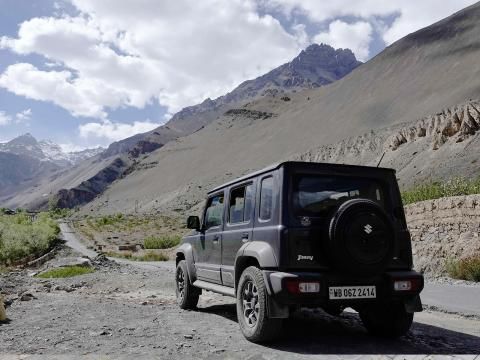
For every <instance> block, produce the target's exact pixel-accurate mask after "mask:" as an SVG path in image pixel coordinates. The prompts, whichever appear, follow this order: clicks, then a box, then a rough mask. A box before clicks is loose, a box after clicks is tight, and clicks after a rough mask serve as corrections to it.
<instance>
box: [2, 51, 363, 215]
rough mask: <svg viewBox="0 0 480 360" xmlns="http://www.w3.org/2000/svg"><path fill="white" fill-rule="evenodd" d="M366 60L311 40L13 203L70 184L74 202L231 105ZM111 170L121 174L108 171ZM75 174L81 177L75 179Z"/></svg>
mask: <svg viewBox="0 0 480 360" xmlns="http://www.w3.org/2000/svg"><path fill="white" fill-rule="evenodd" d="M360 64H361V63H360V62H359V61H357V60H356V59H355V56H354V55H353V53H352V52H351V51H350V50H348V49H337V50H335V49H333V48H332V47H330V46H328V45H323V44H322V45H316V44H314V45H311V46H309V47H308V48H307V49H305V50H304V51H302V52H301V53H300V54H299V55H298V56H297V57H296V58H295V59H293V60H292V61H291V62H289V63H286V64H284V65H282V66H280V67H278V68H276V69H274V70H272V71H270V72H269V73H267V74H265V75H263V76H261V77H259V78H257V79H254V80H248V81H245V82H244V83H242V84H241V85H239V86H238V87H237V88H235V89H234V90H233V91H231V92H230V93H228V94H226V95H224V96H221V97H219V98H217V99H215V100H211V99H207V100H205V101H204V102H203V103H201V104H198V105H195V106H190V107H187V108H185V109H183V110H181V111H180V112H179V113H177V114H175V115H174V116H173V117H172V119H171V120H170V121H169V122H168V123H167V124H166V125H163V126H161V127H159V128H157V129H155V130H153V131H151V132H148V133H145V134H137V135H134V136H132V137H130V138H127V139H124V140H121V141H118V142H115V143H113V144H111V145H110V146H109V147H108V149H107V150H105V151H104V152H103V153H102V154H101V155H100V157H99V158H98V161H101V163H102V164H103V165H104V167H99V166H98V163H96V164H95V166H89V167H92V168H94V169H96V171H97V172H96V173H92V171H90V170H89V171H86V172H85V173H84V174H82V173H81V171H82V169H85V168H86V167H87V164H91V161H92V160H88V161H87V163H86V164H84V165H82V164H80V165H81V166H76V167H75V168H73V169H72V170H71V171H68V172H62V173H59V174H58V176H55V179H54V180H52V179H50V181H42V182H39V183H37V184H35V186H34V187H33V188H29V189H27V190H25V191H23V192H22V193H19V194H17V196H14V197H12V198H10V199H9V201H8V203H7V204H8V205H9V206H18V205H21V206H26V205H28V206H33V207H38V206H41V205H42V204H45V203H46V197H45V196H44V195H45V194H49V196H52V195H54V194H55V193H56V192H58V191H59V190H61V189H67V190H68V191H63V190H62V191H61V192H60V193H59V194H58V201H59V204H60V205H62V206H67V207H72V206H77V205H79V204H82V203H84V202H87V201H90V200H91V199H93V198H94V197H95V196H97V195H98V194H100V193H101V192H102V191H103V190H104V189H105V188H106V187H107V186H108V185H109V184H110V182H112V181H115V180H117V179H118V178H119V177H121V176H124V175H125V174H127V173H129V172H131V171H133V170H134V169H137V168H138V166H137V163H138V161H139V158H140V157H141V156H145V155H146V154H149V153H151V152H152V151H155V150H157V149H159V148H161V147H162V146H164V145H165V144H167V143H169V142H172V141H175V140H176V139H178V138H180V137H182V136H185V135H188V134H190V133H193V132H195V131H198V130H200V129H202V128H203V127H205V126H206V125H208V124H209V123H211V122H212V121H214V120H215V119H217V118H219V117H220V116H221V115H222V114H223V113H225V112H226V111H228V110H230V109H232V108H234V107H237V106H241V105H243V104H244V103H245V102H247V101H253V100H255V99H258V98H261V97H263V96H279V97H282V96H283V95H282V94H288V93H291V92H294V91H299V90H302V89H310V88H316V87H320V86H323V85H325V84H328V83H331V82H333V81H336V80H338V79H340V78H341V77H343V76H344V75H346V74H347V73H349V72H350V71H352V70H353V69H354V68H356V67H358V66H359V65H360ZM284 99H285V100H286V99H287V98H286V97H284ZM119 164H121V165H120V166H119ZM141 166H143V165H141ZM148 166H151V165H148ZM106 173H107V174H110V173H111V174H115V176H105V174H106ZM72 179H75V181H74V182H72ZM40 194H41V196H40Z"/></svg>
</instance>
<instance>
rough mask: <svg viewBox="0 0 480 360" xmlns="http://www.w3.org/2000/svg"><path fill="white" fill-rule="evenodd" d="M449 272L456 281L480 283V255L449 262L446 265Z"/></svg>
mask: <svg viewBox="0 0 480 360" xmlns="http://www.w3.org/2000/svg"><path fill="white" fill-rule="evenodd" d="M446 268H447V272H448V274H449V275H450V277H452V278H454V279H461V280H468V281H476V282H479V281H480V254H477V255H473V256H469V257H466V258H464V259H461V260H449V261H447V264H446Z"/></svg>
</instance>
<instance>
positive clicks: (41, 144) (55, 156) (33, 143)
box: [0, 133, 105, 167]
mask: <svg viewBox="0 0 480 360" xmlns="http://www.w3.org/2000/svg"><path fill="white" fill-rule="evenodd" d="M104 150H105V149H104V148H101V147H98V148H95V149H85V150H82V151H72V152H65V151H63V150H62V148H61V147H60V145H58V144H56V143H54V142H52V141H50V140H41V141H37V139H35V138H34V137H33V136H32V135H31V134H29V133H27V134H24V135H21V136H18V137H16V138H15V139H13V140H11V141H9V142H7V143H3V144H0V151H1V152H7V153H11V154H15V155H23V156H29V157H32V158H34V159H37V160H41V161H48V162H51V163H54V164H55V165H57V166H59V167H68V166H72V165H76V164H77V163H79V162H80V161H83V160H85V159H88V158H90V157H92V156H95V155H97V154H99V153H101V152H102V151H104Z"/></svg>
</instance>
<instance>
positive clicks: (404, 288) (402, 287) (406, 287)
mask: <svg viewBox="0 0 480 360" xmlns="http://www.w3.org/2000/svg"><path fill="white" fill-rule="evenodd" d="M422 285H423V281H422V279H420V278H413V279H398V280H395V281H394V282H393V290H395V291H398V292H416V291H418V290H420V289H421V287H422Z"/></svg>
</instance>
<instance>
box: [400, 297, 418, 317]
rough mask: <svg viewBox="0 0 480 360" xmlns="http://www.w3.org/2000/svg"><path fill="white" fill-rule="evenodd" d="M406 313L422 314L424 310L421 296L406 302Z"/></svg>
mask: <svg viewBox="0 0 480 360" xmlns="http://www.w3.org/2000/svg"><path fill="white" fill-rule="evenodd" d="M403 303H404V305H405V311H406V312H408V313H414V312H420V311H422V310H423V306H422V300H420V295H415V296H413V297H411V298H408V299H405V300H404V302H403Z"/></svg>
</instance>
